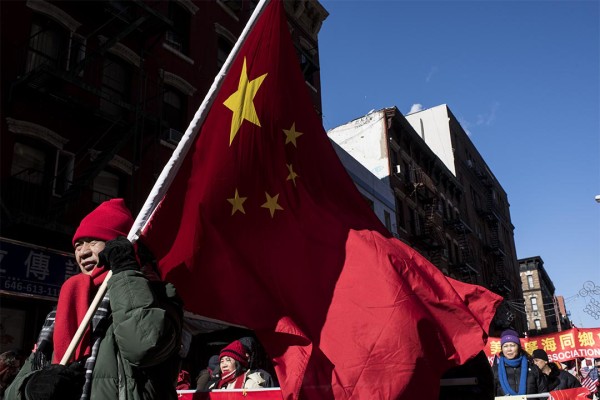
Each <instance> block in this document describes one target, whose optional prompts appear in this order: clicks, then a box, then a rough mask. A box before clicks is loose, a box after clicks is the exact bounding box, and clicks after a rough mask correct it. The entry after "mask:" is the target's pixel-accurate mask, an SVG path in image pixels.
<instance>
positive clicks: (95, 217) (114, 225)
mask: <svg viewBox="0 0 600 400" xmlns="http://www.w3.org/2000/svg"><path fill="white" fill-rule="evenodd" d="M132 225H133V218H132V217H131V212H130V211H129V209H128V208H127V206H126V205H125V200H123V199H110V200H107V201H105V202H104V203H102V204H100V205H99V206H98V207H96V209H95V210H94V211H92V212H91V213H89V214H88V215H86V216H85V217H84V218H83V219H82V220H81V223H80V224H79V228H77V230H76V231H75V235H73V246H75V242H76V241H77V240H78V239H81V238H87V237H89V238H94V239H100V240H104V241H107V240H112V239H116V238H117V237H119V236H127V234H128V233H129V230H130V229H131V226H132Z"/></svg>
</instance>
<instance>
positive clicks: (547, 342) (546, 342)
mask: <svg viewBox="0 0 600 400" xmlns="http://www.w3.org/2000/svg"><path fill="white" fill-rule="evenodd" d="M542 347H543V348H544V350H546V351H556V340H554V338H553V337H549V338H544V339H542Z"/></svg>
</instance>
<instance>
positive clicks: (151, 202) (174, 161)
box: [60, 0, 270, 365]
mask: <svg viewBox="0 0 600 400" xmlns="http://www.w3.org/2000/svg"><path fill="white" fill-rule="evenodd" d="M269 1H270V0H261V1H260V3H258V5H257V6H256V8H255V9H254V12H253V13H252V16H251V17H250V19H249V20H248V23H247V24H246V27H245V28H244V30H243V31H242V34H241V35H240V37H239V39H238V40H237V42H236V43H235V46H233V49H232V50H231V52H230V53H229V56H228V57H227V60H225V63H224V64H223V66H222V67H221V70H220V71H219V73H218V74H217V76H216V77H215V80H214V82H213V84H212V86H211V87H210V89H209V91H208V93H207V94H206V97H205V98H204V100H203V101H202V104H200V107H199V108H198V111H196V114H195V115H194V118H193V119H192V121H191V122H190V124H189V126H188V128H187V129H186V131H185V133H184V135H183V137H182V138H181V141H180V142H179V144H178V145H177V148H175V151H173V154H172V155H171V158H170V159H169V161H168V162H167V164H166V165H165V167H164V168H163V170H162V172H161V174H160V176H159V177H158V179H157V180H156V183H155V184H154V187H153V188H152V190H151V191H150V194H149V195H148V198H147V199H146V202H145V203H144V205H143V206H142V209H141V210H140V212H139V214H138V215H137V218H136V219H135V221H134V223H133V226H132V227H131V229H130V230H129V234H128V235H127V239H129V241H131V242H132V243H135V242H136V241H137V239H138V238H139V236H140V235H141V232H142V229H143V227H144V226H145V225H146V223H147V222H148V220H149V219H150V217H151V216H152V213H153V212H154V210H155V209H156V206H157V205H158V203H159V202H160V200H161V199H162V198H163V197H164V196H165V193H166V192H167V189H169V186H170V185H171V183H172V182H173V178H174V177H175V175H176V174H177V171H179V168H180V167H181V164H182V163H183V159H184V158H185V155H186V154H187V152H188V150H189V149H190V147H192V144H193V142H194V139H195V138H196V135H197V134H198V131H199V130H200V127H201V126H202V124H203V123H204V120H205V119H206V116H207V115H208V111H209V110H210V108H211V106H212V104H213V103H214V101H215V97H216V94H217V92H218V90H219V88H220V87H221V85H222V84H223V80H224V79H225V76H226V75H227V72H229V69H230V67H231V64H232V63H233V60H234V59H235V57H236V56H237V54H238V53H239V51H240V48H241V47H242V45H243V44H244V42H245V41H246V38H247V37H248V34H249V33H250V30H252V28H253V27H254V25H255V24H256V21H257V20H258V17H260V15H261V14H262V12H263V11H264V9H265V8H266V6H267V4H268V3H269ZM111 276H112V273H111V272H109V273H108V274H107V275H106V277H105V278H104V281H103V282H102V285H101V286H100V288H99V289H98V292H97V293H96V296H95V297H94V299H93V300H92V303H91V304H90V307H89V308H88V310H87V312H86V314H85V316H84V317H83V320H82V321H81V323H80V324H79V328H78V329H77V332H75V335H74V336H73V339H71V343H69V347H68V348H67V351H66V352H65V354H64V356H63V358H62V360H61V361H60V364H62V365H66V363H67V362H68V361H69V359H70V358H71V356H72V354H73V352H74V351H75V349H76V348H77V345H79V342H80V341H81V338H82V337H83V333H84V332H85V330H86V328H87V326H88V324H89V323H90V320H91V319H92V317H93V315H94V313H95V312H96V309H97V308H98V306H99V305H100V301H101V300H102V298H103V297H104V294H105V293H106V291H107V289H108V287H107V284H108V280H109V279H110V277H111Z"/></svg>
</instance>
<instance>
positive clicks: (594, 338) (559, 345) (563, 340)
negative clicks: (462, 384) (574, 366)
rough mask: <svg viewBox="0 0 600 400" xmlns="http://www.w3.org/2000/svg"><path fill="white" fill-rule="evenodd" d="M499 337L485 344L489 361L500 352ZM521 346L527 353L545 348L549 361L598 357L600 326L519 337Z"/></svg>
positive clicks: (490, 339)
mask: <svg viewBox="0 0 600 400" xmlns="http://www.w3.org/2000/svg"><path fill="white" fill-rule="evenodd" d="M500 347H501V346H500V338H496V337H491V338H489V339H488V342H487V345H486V346H485V353H486V355H487V356H488V358H489V359H490V363H491V362H492V360H493V359H494V357H495V356H496V354H498V353H500ZM521 347H522V348H523V349H524V350H525V351H526V352H527V353H529V354H531V353H532V352H533V351H534V350H536V349H542V350H545V351H546V353H548V359H549V360H550V361H551V362H556V361H559V362H561V361H568V360H574V359H576V358H599V357H600V328H573V329H568V330H566V331H562V332H555V333H550V334H547V335H541V336H530V337H527V338H521Z"/></svg>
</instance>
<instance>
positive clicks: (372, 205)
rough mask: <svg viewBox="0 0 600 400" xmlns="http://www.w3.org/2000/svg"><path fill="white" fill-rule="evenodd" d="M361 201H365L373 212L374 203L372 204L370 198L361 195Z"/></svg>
mask: <svg viewBox="0 0 600 400" xmlns="http://www.w3.org/2000/svg"><path fill="white" fill-rule="evenodd" d="M363 199H365V201H366V202H367V204H368V205H369V207H371V210H373V211H375V203H374V202H373V200H371V199H370V198H368V197H367V196H365V195H363Z"/></svg>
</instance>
